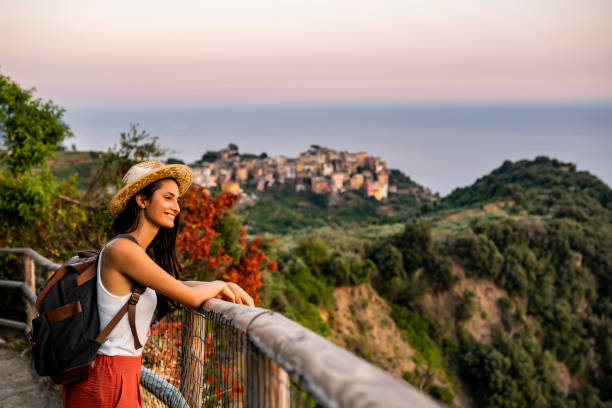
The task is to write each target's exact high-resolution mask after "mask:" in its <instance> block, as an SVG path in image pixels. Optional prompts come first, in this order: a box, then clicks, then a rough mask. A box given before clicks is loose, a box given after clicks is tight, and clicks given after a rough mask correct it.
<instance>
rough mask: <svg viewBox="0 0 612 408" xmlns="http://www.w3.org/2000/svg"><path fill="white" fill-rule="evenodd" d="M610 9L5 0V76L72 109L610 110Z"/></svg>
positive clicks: (601, 0)
mask: <svg viewBox="0 0 612 408" xmlns="http://www.w3.org/2000/svg"><path fill="white" fill-rule="evenodd" d="M611 21H612V1H610V0H572V1H569V0H507V1H501V0H500V1H497V0H460V1H457V0H448V1H446V0H422V1H413V0H382V1H374V0H370V1H361V0H324V1H323V0H308V1H305V0H298V1H294V0H278V1H268V0H259V1H253V0H242V1H238V0H224V1H188V0H181V1H177V2H170V1H167V0H166V1H153V0H146V1H137V0H130V1H125V0H122V1H112V0H106V1H82V0H79V1H73V0H54V1H48V0H28V1H23V0H14V1H13V0H0V72H1V73H2V74H4V75H9V76H11V77H12V78H13V79H14V80H15V81H17V82H18V83H19V84H20V85H22V86H24V87H36V88H37V89H38V92H37V96H41V97H43V98H48V99H53V101H54V102H55V103H57V104H59V105H61V106H64V107H68V108H80V107H110V106H153V105H156V106H181V105H211V104H212V105H214V104H241V103H286V102H297V103H300V102H308V103H310V102H377V101H433V102H437V101H453V102H455V101H491V100H494V101H524V100H528V101H533V100H562V101H567V100H570V101H576V100H602V99H604V100H610V99H612V41H611V39H612V24H611V23H610V22H611Z"/></svg>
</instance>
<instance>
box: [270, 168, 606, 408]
mask: <svg viewBox="0 0 612 408" xmlns="http://www.w3.org/2000/svg"><path fill="white" fill-rule="evenodd" d="M611 196H612V192H611V190H610V188H609V187H608V186H606V185H605V184H604V183H603V182H601V181H600V180H598V179H597V178H596V177H594V176H593V175H591V174H589V173H588V172H577V171H575V166H573V165H572V164H568V163H561V162H559V161H557V160H554V159H548V158H546V157H538V158H536V159H535V160H533V161H528V160H523V161H519V162H516V163H512V162H509V161H506V162H504V164H503V165H502V166H501V167H500V168H498V169H496V170H494V171H493V172H492V173H491V174H489V175H486V176H484V177H482V178H481V179H479V180H478V181H477V182H476V183H474V185H472V186H469V187H466V188H462V189H457V190H455V191H454V192H453V193H452V194H451V195H449V196H448V197H445V198H444V199H442V200H441V201H440V204H437V205H428V206H427V207H426V208H423V209H422V214H421V215H419V216H415V217H413V218H412V219H411V220H410V221H409V222H407V223H405V224H404V226H403V227H402V228H400V229H399V230H398V228H397V224H396V226H389V227H388V228H383V226H380V228H379V229H378V230H375V231H378V232H379V233H380V234H379V235H378V236H377V235H376V234H372V233H369V234H365V233H362V232H364V231H366V228H367V227H365V226H353V227H347V228H331V229H330V228H329V227H326V228H322V229H319V230H314V231H310V232H309V233H307V234H298V233H294V234H293V235H291V237H293V238H285V239H284V240H281V243H283V244H282V245H279V248H278V249H277V253H276V254H275V255H276V257H277V259H278V260H279V272H278V273H276V274H272V275H269V276H267V277H266V279H267V285H266V287H265V292H266V296H265V299H266V300H267V302H268V305H269V306H270V307H272V308H274V309H277V310H279V311H281V312H283V313H286V314H287V315H289V316H291V317H292V318H294V319H297V320H298V321H300V322H301V323H302V324H305V325H307V326H308V327H311V328H313V329H314V330H317V331H319V332H320V333H321V334H324V335H327V334H329V332H330V330H331V325H332V323H328V322H325V321H324V320H323V319H322V318H321V315H320V314H319V312H318V311H317V309H319V310H320V308H324V309H325V308H326V309H327V312H326V313H328V314H331V316H332V317H333V312H334V311H333V309H332V308H330V306H329V304H330V296H331V290H332V289H331V288H333V287H341V286H345V285H355V284H359V283H360V282H364V281H368V282H371V284H372V285H373V286H374V287H375V288H376V290H377V291H378V292H379V293H380V294H382V295H383V296H384V297H385V298H386V299H387V301H388V302H390V304H391V306H392V317H393V319H394V320H395V322H396V324H397V325H398V327H399V328H400V330H401V332H402V334H403V336H404V338H406V339H407V340H408V342H409V343H410V345H411V346H412V347H413V348H414V349H415V350H416V352H415V354H414V356H413V360H414V362H415V369H414V370H411V371H406V372H405V373H404V378H405V379H406V380H408V381H410V382H412V383H413V384H415V385H416V386H418V387H420V388H422V389H424V390H425V391H427V392H429V393H430V394H432V395H434V396H435V397H437V398H439V399H441V400H442V401H444V402H446V403H447V404H449V405H454V406H471V405H475V406H478V407H522V406H530V407H531V406H533V407H549V406H556V407H587V406H588V407H604V406H610V404H611V399H612V394H611V391H610V390H611V389H612V388H611V387H610V384H612V382H611V381H612V340H611V339H612V336H611V335H612V322H611V317H610V316H612V299H611V295H612V290H611V285H610V283H611V282H610V278H611V276H612V222H611V221H612V212H611V210H610V197H611ZM491 202H505V203H509V204H507V205H505V206H501V205H496V206H491V205H484V204H486V203H491ZM453 214H454V215H453ZM370 229H371V228H370ZM370 232H371V231H370ZM292 239H293V241H292ZM296 241H298V242H297V245H296V244H294V245H293V246H292V245H290V244H289V243H290V242H296ZM357 351H358V352H359V350H357ZM362 354H363V356H364V357H365V358H368V355H369V354H371V353H369V352H363V353H362Z"/></svg>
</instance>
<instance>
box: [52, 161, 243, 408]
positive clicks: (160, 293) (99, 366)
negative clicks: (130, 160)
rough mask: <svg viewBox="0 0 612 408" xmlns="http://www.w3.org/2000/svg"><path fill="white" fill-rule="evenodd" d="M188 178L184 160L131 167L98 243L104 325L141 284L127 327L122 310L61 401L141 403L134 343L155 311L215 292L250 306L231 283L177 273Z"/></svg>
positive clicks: (195, 302)
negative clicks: (109, 235) (106, 235)
mask: <svg viewBox="0 0 612 408" xmlns="http://www.w3.org/2000/svg"><path fill="white" fill-rule="evenodd" d="M191 181H192V173H191V169H190V168H189V167H187V166H184V165H178V164H174V165H164V164H163V163H162V162H160V161H156V160H155V161H147V162H143V163H138V164H136V165H134V166H132V167H131V168H130V169H129V170H128V172H127V173H126V174H125V177H124V178H123V182H122V185H121V189H120V190H119V191H118V192H117V194H115V196H114V197H113V198H112V199H111V201H110V203H109V205H108V210H109V212H110V214H111V216H112V217H113V218H114V223H113V229H114V232H115V235H116V236H115V237H114V238H113V239H112V240H111V241H109V242H108V243H107V244H106V245H105V246H104V247H103V248H102V249H101V250H100V256H99V260H98V265H97V268H98V273H97V280H98V281H97V295H98V297H97V302H98V312H99V315H100V330H102V329H103V328H104V327H106V325H107V324H108V323H109V321H110V320H111V319H112V317H114V316H115V314H116V313H117V311H118V310H119V309H120V308H121V307H122V306H123V305H125V303H126V301H128V300H129V299H130V297H131V296H132V292H133V291H134V288H135V287H136V285H138V284H140V285H144V286H146V290H144V292H142V293H141V294H140V296H139V297H137V303H136V307H135V310H136V313H135V322H132V323H133V327H134V330H135V333H133V332H132V327H131V326H130V323H129V319H128V315H127V314H126V315H124V316H123V318H122V319H121V320H120V321H119V323H118V324H117V325H116V326H115V327H114V329H113V330H112V331H111V333H110V335H109V336H108V338H107V339H106V341H105V342H104V343H102V345H101V347H100V348H99V349H98V355H97V357H96V362H95V366H94V369H93V371H92V372H91V373H90V374H89V377H88V378H87V379H85V380H83V381H80V382H77V383H75V384H69V385H64V386H63V390H62V391H63V401H64V406H65V407H87V408H95V407H104V408H106V407H118V408H119V407H129V408H133V407H140V406H141V400H140V389H139V387H138V384H139V382H140V368H141V365H142V350H143V347H142V345H141V344H140V341H142V344H144V343H145V342H146V340H147V336H148V329H149V326H150V322H151V319H152V317H153V313H154V311H155V309H156V308H157V311H158V313H157V315H158V318H161V317H162V316H163V315H165V314H166V313H167V312H169V311H171V310H173V309H174V307H175V302H178V303H180V304H182V305H185V306H189V307H198V306H199V305H201V304H202V303H203V302H205V301H206V300H208V299H210V298H213V297H216V298H221V299H226V300H229V301H231V302H235V303H239V304H246V305H249V306H253V298H252V297H251V296H249V295H248V294H247V293H246V292H245V291H244V290H243V289H241V288H240V287H239V286H238V285H236V284H235V283H226V282H223V281H219V280H217V281H213V282H197V281H180V280H178V279H177V278H178V276H179V272H180V266H179V263H178V261H177V257H176V251H175V243H176V235H177V231H178V225H179V213H180V205H179V197H180V196H182V195H183V194H184V193H185V192H186V191H187V189H188V188H189V186H190V185H191Z"/></svg>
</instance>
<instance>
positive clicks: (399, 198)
mask: <svg viewBox="0 0 612 408" xmlns="http://www.w3.org/2000/svg"><path fill="white" fill-rule="evenodd" d="M286 184H287V185H286V186H282V187H272V188H267V189H266V190H264V191H261V192H256V193H255V194H256V195H257V201H256V202H255V203H254V204H253V205H250V206H246V207H244V208H242V209H241V210H239V211H238V213H239V214H240V215H242V216H243V218H244V220H245V224H246V225H248V227H249V233H252V234H262V233H274V234H286V233H291V232H295V231H299V230H302V229H312V228H320V227H324V226H343V225H347V224H359V225H369V224H387V223H394V222H399V221H403V220H406V219H408V218H411V217H414V216H415V215H417V214H418V211H419V207H420V206H421V205H422V204H424V203H426V202H429V200H430V199H429V198H428V195H427V194H425V192H424V190H425V189H424V188H423V186H420V185H419V184H417V183H415V182H414V181H412V180H411V179H410V177H408V176H406V175H405V174H404V173H402V172H401V171H399V170H395V169H393V170H391V172H390V175H389V184H391V185H394V186H397V188H398V191H400V193H399V194H397V193H390V194H389V195H388V197H387V198H386V199H383V200H381V201H378V200H376V199H375V198H373V197H367V196H366V194H365V193H364V192H363V191H361V190H359V191H352V190H348V191H345V192H343V193H339V194H336V195H332V194H319V193H314V192H311V191H300V192H296V191H295V189H294V187H293V183H291V182H288V183H286ZM410 188H412V189H414V192H408V189H410ZM248 191H249V190H247V192H248Z"/></svg>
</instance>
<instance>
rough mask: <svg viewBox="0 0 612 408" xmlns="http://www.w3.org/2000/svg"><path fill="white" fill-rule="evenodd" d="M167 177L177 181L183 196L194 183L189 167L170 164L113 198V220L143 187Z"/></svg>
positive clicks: (111, 212) (109, 206)
mask: <svg viewBox="0 0 612 408" xmlns="http://www.w3.org/2000/svg"><path fill="white" fill-rule="evenodd" d="M166 177H172V178H174V179H175V180H176V181H177V183H178V188H179V195H181V196H182V195H183V194H185V192H187V190H189V187H190V186H191V182H192V181H193V173H192V172H191V168H189V167H188V166H185V165H183V164H168V165H165V166H163V167H160V168H159V169H157V170H154V171H152V172H150V173H147V174H145V175H144V176H142V177H140V178H138V179H136V180H134V181H133V182H131V183H130V184H128V185H127V186H125V187H123V188H122V189H121V190H119V191H118V192H117V193H116V194H115V195H114V196H113V198H111V200H110V203H109V204H108V211H109V212H110V214H111V216H112V217H113V218H114V217H116V216H118V215H119V214H120V213H121V211H123V210H124V209H125V206H126V204H127V202H128V200H129V199H130V197H132V196H133V195H134V194H136V193H137V192H138V191H140V190H141V189H142V188H143V187H145V186H147V185H148V184H150V183H153V182H154V181H157V180H160V179H163V178H166Z"/></svg>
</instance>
